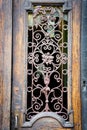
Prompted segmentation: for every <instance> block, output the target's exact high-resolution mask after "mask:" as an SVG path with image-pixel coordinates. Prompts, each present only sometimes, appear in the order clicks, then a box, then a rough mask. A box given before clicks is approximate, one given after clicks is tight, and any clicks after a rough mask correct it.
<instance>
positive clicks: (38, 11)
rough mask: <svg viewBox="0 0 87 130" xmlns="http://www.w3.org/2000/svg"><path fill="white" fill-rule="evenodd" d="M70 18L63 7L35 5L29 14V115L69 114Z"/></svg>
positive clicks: (66, 116) (28, 118) (29, 116)
mask: <svg viewBox="0 0 87 130" xmlns="http://www.w3.org/2000/svg"><path fill="white" fill-rule="evenodd" d="M67 71H68V17H67V14H64V13H63V10H62V6H60V7H58V6H53V7H52V6H34V11H33V14H28V49H27V115H26V121H30V120H31V119H32V118H33V117H34V116H35V115H36V114H38V113H40V112H55V113H56V114H58V115H60V116H62V118H64V119H65V120H66V121H67V120H69V117H68V102H67V97H68V95H67V94H68V93H67V87H68V77H67V75H68V74H67Z"/></svg>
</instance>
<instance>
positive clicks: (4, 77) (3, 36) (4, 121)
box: [0, 0, 81, 130]
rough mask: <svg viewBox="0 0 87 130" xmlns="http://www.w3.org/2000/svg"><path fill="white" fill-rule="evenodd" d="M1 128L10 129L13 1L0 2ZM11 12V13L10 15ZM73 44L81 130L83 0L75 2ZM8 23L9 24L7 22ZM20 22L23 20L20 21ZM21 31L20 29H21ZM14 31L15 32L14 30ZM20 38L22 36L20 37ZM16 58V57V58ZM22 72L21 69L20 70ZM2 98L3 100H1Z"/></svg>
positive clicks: (75, 103) (76, 119) (78, 129)
mask: <svg viewBox="0 0 87 130" xmlns="http://www.w3.org/2000/svg"><path fill="white" fill-rule="evenodd" d="M0 5H1V6H0V7H1V8H0V10H1V13H0V17H1V22H0V27H1V32H0V48H1V54H0V58H1V60H0V64H1V66H0V85H1V86H0V89H1V92H0V115H1V116H0V120H1V122H0V128H1V129H3V130H9V129H10V120H11V118H10V114H11V109H10V104H11V90H12V87H13V86H12V75H11V74H12V53H13V52H12V46H13V45H12V43H13V42H12V1H11V0H7V1H0ZM8 12H9V13H8ZM72 18H73V24H72V25H73V26H72V31H73V41H72V42H73V44H72V77H73V79H72V86H73V87H72V106H73V110H74V130H81V96H80V42H81V40H80V29H81V0H73V16H72ZM7 21H8V22H7ZM20 22H22V21H21V19H20ZM19 30H20V29H19ZM13 31H14V30H13ZM19 37H20V35H19ZM15 58H16V57H15ZM19 70H20V69H19ZM1 97H2V98H1Z"/></svg>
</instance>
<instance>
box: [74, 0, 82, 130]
mask: <svg viewBox="0 0 87 130" xmlns="http://www.w3.org/2000/svg"><path fill="white" fill-rule="evenodd" d="M81 2H82V1H81V0H73V17H72V19H73V23H72V24H73V25H72V26H73V30H72V31H73V43H72V77H73V78H72V105H73V110H74V130H81V128H82V123H81V122H82V121H81V95H80V94H81V82H80V81H81V80H80V77H81V75H80V58H81V56H80V49H81V48H80V43H81Z"/></svg>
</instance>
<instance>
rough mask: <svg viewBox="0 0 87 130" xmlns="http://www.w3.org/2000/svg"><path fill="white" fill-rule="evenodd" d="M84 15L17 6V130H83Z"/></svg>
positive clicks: (59, 1) (69, 4) (50, 5)
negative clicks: (82, 25) (81, 72)
mask: <svg viewBox="0 0 87 130" xmlns="http://www.w3.org/2000/svg"><path fill="white" fill-rule="evenodd" d="M80 9H81V7H80V1H79V0H73V1H66V0H50V1H49V0H44V2H43V1H40V0H31V1H29V0H18V1H17V0H13V83H12V89H13V91H12V113H13V114H12V130H13V129H18V130H72V129H73V130H81V107H80V106H81V102H80ZM78 21H79V23H78Z"/></svg>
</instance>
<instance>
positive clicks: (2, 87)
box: [0, 0, 12, 130]
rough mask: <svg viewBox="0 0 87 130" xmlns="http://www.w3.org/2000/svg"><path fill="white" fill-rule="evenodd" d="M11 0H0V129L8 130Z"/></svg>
mask: <svg viewBox="0 0 87 130" xmlns="http://www.w3.org/2000/svg"><path fill="white" fill-rule="evenodd" d="M11 62H12V0H6V1H5V0H4V1H3V0H0V130H10V105H11V104H10V103H11V102H10V100H11V67H12V64H11Z"/></svg>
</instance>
